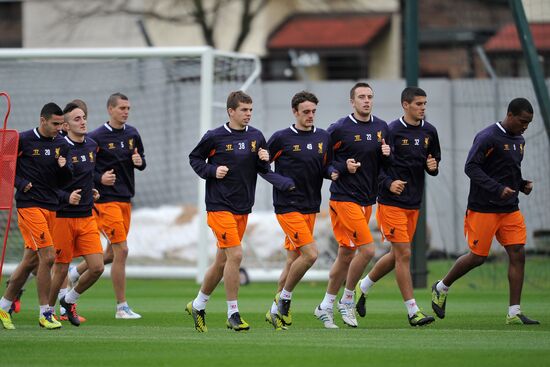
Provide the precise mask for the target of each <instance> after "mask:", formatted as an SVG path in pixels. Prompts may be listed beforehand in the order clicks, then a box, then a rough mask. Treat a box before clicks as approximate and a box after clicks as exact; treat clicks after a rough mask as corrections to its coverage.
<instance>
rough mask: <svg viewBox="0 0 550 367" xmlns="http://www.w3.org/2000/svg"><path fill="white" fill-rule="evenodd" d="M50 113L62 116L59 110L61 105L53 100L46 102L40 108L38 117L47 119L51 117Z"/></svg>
mask: <svg viewBox="0 0 550 367" xmlns="http://www.w3.org/2000/svg"><path fill="white" fill-rule="evenodd" d="M52 115H55V116H63V111H62V110H61V107H59V106H58V105H57V104H55V103H53V102H50V103H46V104H45V105H44V107H42V109H41V110H40V117H43V118H45V119H46V120H48V119H49V118H50V117H52Z"/></svg>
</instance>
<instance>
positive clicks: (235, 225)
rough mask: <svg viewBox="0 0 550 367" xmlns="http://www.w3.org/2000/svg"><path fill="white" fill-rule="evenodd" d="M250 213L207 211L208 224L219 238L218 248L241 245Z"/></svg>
mask: <svg viewBox="0 0 550 367" xmlns="http://www.w3.org/2000/svg"><path fill="white" fill-rule="evenodd" d="M247 222H248V214H233V213H231V212H227V211H220V212H207V223H208V226H209V227H210V228H211V229H212V232H214V235H215V236H216V238H217V239H218V242H217V243H216V245H217V246H218V248H228V247H235V246H240V245H241V241H242V239H243V236H244V231H245V230H246V223H247Z"/></svg>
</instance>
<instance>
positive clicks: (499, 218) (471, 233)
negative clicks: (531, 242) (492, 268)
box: [464, 210, 527, 256]
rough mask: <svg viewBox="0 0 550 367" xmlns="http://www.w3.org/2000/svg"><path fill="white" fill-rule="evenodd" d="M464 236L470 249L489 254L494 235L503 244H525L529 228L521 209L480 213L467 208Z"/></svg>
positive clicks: (477, 252) (481, 253)
mask: <svg viewBox="0 0 550 367" xmlns="http://www.w3.org/2000/svg"><path fill="white" fill-rule="evenodd" d="M464 236H466V241H467V242H468V246H470V250H471V251H472V252H473V253H474V254H476V255H479V256H487V255H489V250H490V249H491V243H492V242H493V237H495V236H496V238H497V241H498V242H500V244H501V245H502V246H510V245H525V242H526V241H527V229H526V228H525V221H524V219H523V215H522V214H521V212H520V211H519V210H517V211H515V212H512V213H480V212H474V211H472V210H467V211H466V215H465V216H464Z"/></svg>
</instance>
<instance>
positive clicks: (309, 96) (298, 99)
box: [290, 90, 319, 110]
mask: <svg viewBox="0 0 550 367" xmlns="http://www.w3.org/2000/svg"><path fill="white" fill-rule="evenodd" d="M303 102H313V103H315V104H318V103H319V99H318V98H317V97H316V96H315V94H313V93H310V92H308V91H305V90H303V91H301V92H298V93H296V94H295V95H294V97H292V101H291V102H290V105H291V106H292V109H293V110H298V105H299V104H300V103H303Z"/></svg>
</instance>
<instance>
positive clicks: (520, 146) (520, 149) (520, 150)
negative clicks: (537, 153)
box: [519, 144, 524, 154]
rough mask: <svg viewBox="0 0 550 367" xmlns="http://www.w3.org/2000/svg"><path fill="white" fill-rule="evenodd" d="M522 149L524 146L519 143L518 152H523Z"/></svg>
mask: <svg viewBox="0 0 550 367" xmlns="http://www.w3.org/2000/svg"><path fill="white" fill-rule="evenodd" d="M523 149H524V148H523V144H520V145H519V152H520V153H521V154H523Z"/></svg>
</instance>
